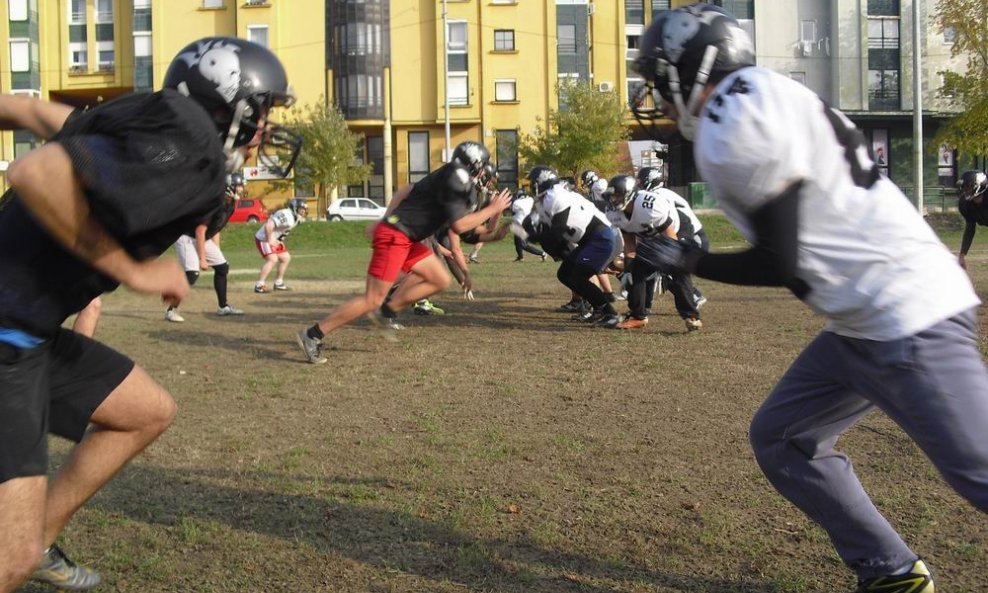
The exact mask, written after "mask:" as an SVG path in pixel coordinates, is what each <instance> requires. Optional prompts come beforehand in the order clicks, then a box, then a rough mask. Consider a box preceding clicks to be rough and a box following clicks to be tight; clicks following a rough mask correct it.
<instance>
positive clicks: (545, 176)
mask: <svg viewBox="0 0 988 593" xmlns="http://www.w3.org/2000/svg"><path fill="white" fill-rule="evenodd" d="M559 181H560V180H559V173H556V170H555V169H553V168H552V167H546V166H545V165H536V166H534V167H532V170H531V171H529V172H528V183H529V184H531V190H532V194H533V195H534V196H535V197H539V196H541V195H542V194H544V193H545V192H547V191H549V188H551V187H552V186H554V185H556V184H557V183H559Z"/></svg>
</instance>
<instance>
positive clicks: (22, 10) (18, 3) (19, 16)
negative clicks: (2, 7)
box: [7, 0, 27, 21]
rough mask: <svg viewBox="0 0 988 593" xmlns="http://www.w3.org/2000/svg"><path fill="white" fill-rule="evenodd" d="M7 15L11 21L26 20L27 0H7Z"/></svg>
mask: <svg viewBox="0 0 988 593" xmlns="http://www.w3.org/2000/svg"><path fill="white" fill-rule="evenodd" d="M7 17H8V18H9V19H10V20H11V21H26V20H27V0H9V4H8V5H7Z"/></svg>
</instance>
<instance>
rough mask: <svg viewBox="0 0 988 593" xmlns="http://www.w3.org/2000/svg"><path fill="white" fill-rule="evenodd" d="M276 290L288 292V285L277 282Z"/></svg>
mask: <svg viewBox="0 0 988 593" xmlns="http://www.w3.org/2000/svg"><path fill="white" fill-rule="evenodd" d="M274 289H275V290H288V285H287V284H285V283H284V282H275V283H274Z"/></svg>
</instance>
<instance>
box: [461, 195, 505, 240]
mask: <svg viewBox="0 0 988 593" xmlns="http://www.w3.org/2000/svg"><path fill="white" fill-rule="evenodd" d="M510 205H511V195H510V192H506V191H503V192H501V193H499V194H497V195H495V196H494V197H493V198H491V201H490V203H489V204H487V206H485V207H484V208H482V209H480V210H478V211H476V212H472V213H470V214H467V215H466V216H464V217H463V218H460V219H459V220H457V221H456V222H454V223H453V230H454V231H456V232H457V233H465V232H467V231H470V230H472V229H475V228H477V227H478V226H480V225H481V224H483V223H484V221H485V220H487V219H488V218H490V217H492V216H495V215H500V214H501V212H504V210H505V209H506V208H508V206H510Z"/></svg>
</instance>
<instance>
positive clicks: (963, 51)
mask: <svg viewBox="0 0 988 593" xmlns="http://www.w3.org/2000/svg"><path fill="white" fill-rule="evenodd" d="M934 21H935V22H936V25H937V28H938V30H939V32H940V33H941V34H942V33H943V32H944V31H947V30H952V31H953V32H954V35H955V38H954V43H953V45H952V46H951V48H950V54H951V56H953V57H957V56H965V57H966V58H967V71H966V72H965V73H964V74H958V73H956V72H949V71H942V72H940V74H941V75H943V81H944V84H943V87H941V89H940V92H941V94H942V95H944V96H946V97H954V98H955V100H957V101H958V103H959V104H960V107H961V110H960V113H959V114H958V115H957V116H956V117H954V118H952V119H951V120H949V121H948V122H947V123H946V124H945V125H944V126H942V127H941V128H940V129H939V130H938V132H937V136H936V141H935V142H933V143H932V144H931V146H930V149H931V150H932V151H935V150H936V149H937V147H938V146H939V145H940V144H941V143H943V142H946V143H947V144H948V145H950V146H953V147H954V148H956V149H958V150H959V151H961V152H964V153H968V154H973V155H985V154H988V127H986V126H985V121H988V0H938V2H937V5H936V13H935V15H934Z"/></svg>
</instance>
